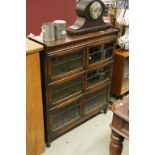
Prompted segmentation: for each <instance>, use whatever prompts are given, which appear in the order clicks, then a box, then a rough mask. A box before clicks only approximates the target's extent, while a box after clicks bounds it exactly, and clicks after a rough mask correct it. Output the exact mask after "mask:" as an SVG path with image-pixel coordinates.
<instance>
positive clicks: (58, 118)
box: [52, 100, 80, 130]
mask: <svg viewBox="0 0 155 155" xmlns="http://www.w3.org/2000/svg"><path fill="white" fill-rule="evenodd" d="M77 118H80V100H78V101H75V102H73V103H72V104H69V105H66V106H64V107H62V108H60V109H58V110H55V111H53V112H52V130H55V129H57V128H60V127H62V126H64V125H66V124H67V123H69V122H71V121H73V120H74V119H77Z"/></svg>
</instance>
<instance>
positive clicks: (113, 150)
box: [109, 131, 124, 155]
mask: <svg viewBox="0 0 155 155" xmlns="http://www.w3.org/2000/svg"><path fill="white" fill-rule="evenodd" d="M123 141H124V138H123V137H122V136H120V135H118V134H117V133H116V132H114V131H112V135H111V142H110V148H109V149H110V150H109V151H110V155H121V153H122V149H123V144H122V142H123Z"/></svg>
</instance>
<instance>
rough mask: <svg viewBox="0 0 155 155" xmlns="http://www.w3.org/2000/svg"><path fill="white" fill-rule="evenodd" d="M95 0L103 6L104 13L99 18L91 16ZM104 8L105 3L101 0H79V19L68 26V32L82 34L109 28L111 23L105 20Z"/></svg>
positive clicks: (77, 9)
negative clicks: (91, 7) (91, 8)
mask: <svg viewBox="0 0 155 155" xmlns="http://www.w3.org/2000/svg"><path fill="white" fill-rule="evenodd" d="M94 2H99V3H100V4H101V6H102V13H101V15H100V16H99V17H98V19H93V18H92V17H91V16H90V6H91V5H92V4H93V3H94ZM104 10H105V5H104V3H103V2H102V1H100V0H81V1H79V2H78V3H77V6H76V14H77V19H76V21H75V23H74V24H73V25H72V26H70V27H68V29H67V32H68V33H69V34H71V35H81V34H85V33H90V32H97V31H101V30H106V29H109V28H110V27H111V25H110V24H108V23H105V22H104V20H103V14H104Z"/></svg>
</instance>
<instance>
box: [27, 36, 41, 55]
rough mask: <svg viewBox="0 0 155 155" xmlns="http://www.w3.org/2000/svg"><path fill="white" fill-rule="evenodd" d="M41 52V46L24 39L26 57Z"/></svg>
mask: <svg viewBox="0 0 155 155" xmlns="http://www.w3.org/2000/svg"><path fill="white" fill-rule="evenodd" d="M41 50H43V45H41V44H38V43H36V42H34V41H32V40H29V39H28V38H26V55H29V54H33V53H36V52H39V51H41Z"/></svg>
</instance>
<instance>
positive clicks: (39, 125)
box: [26, 53, 45, 155]
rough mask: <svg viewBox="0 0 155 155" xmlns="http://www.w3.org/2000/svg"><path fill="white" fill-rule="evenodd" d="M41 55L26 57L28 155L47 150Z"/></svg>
mask: <svg viewBox="0 0 155 155" xmlns="http://www.w3.org/2000/svg"><path fill="white" fill-rule="evenodd" d="M44 141H45V140H44V124H43V107H42V95H41V79H40V59H39V53H35V54H31V55H27V56H26V155H41V153H42V152H43V150H44V148H45V142H44Z"/></svg>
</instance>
